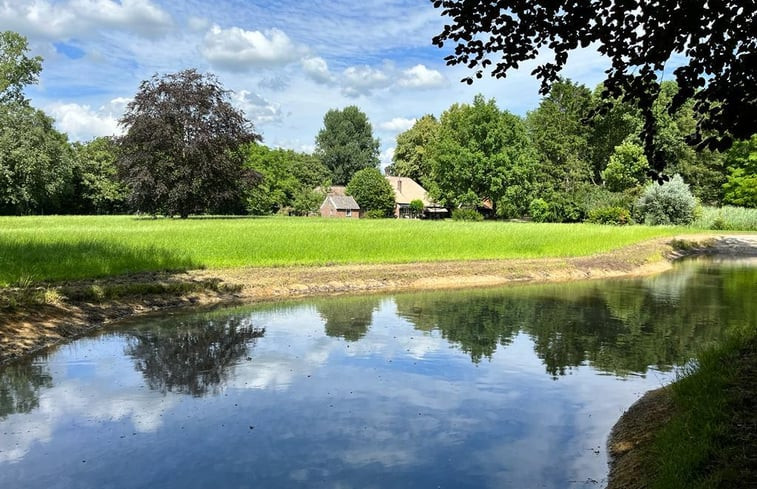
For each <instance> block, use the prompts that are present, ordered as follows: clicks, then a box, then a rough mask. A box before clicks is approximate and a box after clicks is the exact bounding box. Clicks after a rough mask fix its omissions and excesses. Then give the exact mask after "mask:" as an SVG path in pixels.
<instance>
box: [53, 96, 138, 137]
mask: <svg viewBox="0 0 757 489" xmlns="http://www.w3.org/2000/svg"><path fill="white" fill-rule="evenodd" d="M128 102H129V99H126V98H116V99H113V100H111V101H110V102H109V103H107V104H106V105H103V106H102V107H100V108H99V109H97V110H94V109H92V108H91V107H90V106H89V105H80V104H77V103H61V102H57V103H54V104H51V105H49V106H48V107H46V108H45V110H46V112H47V113H48V114H50V115H51V116H52V117H53V118H54V119H55V126H56V127H57V128H58V130H59V131H61V132H65V133H67V134H68V137H69V138H70V139H72V140H74V141H86V140H89V139H92V138H96V137H99V136H113V135H120V134H122V133H123V129H122V128H121V127H119V125H118V118H119V117H120V116H121V114H123V108H124V107H125V106H126V104H127V103H128Z"/></svg>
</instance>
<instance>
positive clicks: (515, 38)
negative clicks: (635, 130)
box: [432, 0, 757, 173]
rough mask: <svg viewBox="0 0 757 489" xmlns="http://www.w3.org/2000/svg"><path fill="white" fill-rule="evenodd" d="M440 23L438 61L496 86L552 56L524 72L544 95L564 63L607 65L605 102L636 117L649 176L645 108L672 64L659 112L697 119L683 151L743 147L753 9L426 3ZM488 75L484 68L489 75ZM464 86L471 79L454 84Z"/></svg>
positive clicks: (755, 78) (731, 1) (754, 46)
mask: <svg viewBox="0 0 757 489" xmlns="http://www.w3.org/2000/svg"><path fill="white" fill-rule="evenodd" d="M432 2H433V4H434V6H435V7H436V8H441V9H442V11H441V14H442V15H443V16H445V17H448V18H449V20H450V22H449V23H448V24H447V25H445V26H444V29H443V31H442V32H441V33H440V34H438V35H437V36H435V37H434V39H433V42H434V44H435V45H437V46H439V47H442V46H444V44H445V43H446V42H451V43H453V44H454V53H453V54H451V55H449V56H447V57H446V58H445V59H446V61H447V63H448V64H450V65H457V64H463V65H466V66H467V67H468V68H470V69H473V70H475V72H474V76H475V77H476V78H481V77H482V76H483V73H484V71H485V70H487V69H489V70H490V72H491V74H492V75H493V76H495V77H498V78H502V77H505V76H506V75H507V74H508V72H510V71H511V70H514V69H517V68H518V67H519V66H520V65H521V64H523V63H525V62H527V61H529V60H533V59H535V58H536V57H537V56H538V55H544V54H547V53H552V54H553V57H552V58H551V59H550V60H548V61H546V62H543V63H541V64H539V65H538V66H537V67H536V68H535V69H534V70H533V72H532V74H533V75H535V76H536V77H537V79H540V80H541V92H542V93H547V92H548V91H549V88H550V86H551V85H552V84H553V83H554V82H555V81H557V80H558V77H559V73H560V71H561V70H562V69H563V67H564V66H565V65H566V63H567V61H568V57H569V54H570V53H571V52H572V51H574V50H575V49H577V48H578V47H579V46H580V47H582V48H586V47H589V46H596V49H597V50H598V51H599V53H601V54H603V55H605V56H606V57H608V58H609V61H610V68H609V69H608V70H607V71H606V73H607V78H606V80H605V81H604V91H605V95H606V96H607V97H621V98H622V99H623V100H626V101H631V102H633V103H634V104H635V105H636V106H637V107H638V108H639V109H640V110H641V114H642V116H643V118H644V128H643V142H644V146H645V149H646V152H647V156H648V157H649V158H650V163H652V167H653V169H654V170H655V171H656V172H658V173H660V172H662V171H663V170H664V167H665V161H664V160H663V159H662V156H661V155H658V154H657V153H656V152H655V146H654V144H653V143H654V138H655V134H656V133H657V127H656V121H655V116H654V111H653V105H654V103H655V101H656V100H657V98H658V94H659V92H660V84H659V83H658V80H657V78H658V73H660V72H663V71H664V70H665V68H666V64H667V63H669V62H670V60H671V59H672V58H674V57H675V59H676V62H679V61H680V63H681V64H680V66H679V67H677V68H676V69H675V70H673V76H674V77H675V80H676V82H677V83H678V86H679V88H680V90H679V92H678V93H677V94H676V96H675V97H673V99H672V100H671V102H670V105H669V106H668V110H669V111H670V112H671V113H672V112H675V111H676V110H678V109H679V108H680V107H681V106H682V105H683V104H684V103H685V102H686V100H688V99H693V110H694V111H695V112H696V113H697V114H698V117H697V120H698V124H697V132H696V134H695V135H694V136H693V137H692V138H691V139H690V142H692V143H703V145H706V146H707V147H709V148H711V149H726V148H728V147H729V146H730V145H731V143H732V140H733V139H748V138H749V137H750V136H751V135H752V133H754V132H756V129H757V128H756V127H755V126H756V125H757V124H755V122H756V120H757V115H756V114H757V70H755V68H754V67H755V66H757V38H756V37H755V36H754V32H755V31H757V3H755V2H744V1H741V0H724V1H721V2H706V1H704V0H698V1H694V2H680V1H678V0H659V1H656V2H648V1H645V0H627V1H623V2H619V1H613V0H579V1H570V2H568V1H562V2H554V1H548V0H536V1H534V0H505V1H500V2H478V1H473V0H432ZM489 67H491V68H489ZM464 80H465V81H467V82H468V83H472V82H473V77H467V78H465V79H464Z"/></svg>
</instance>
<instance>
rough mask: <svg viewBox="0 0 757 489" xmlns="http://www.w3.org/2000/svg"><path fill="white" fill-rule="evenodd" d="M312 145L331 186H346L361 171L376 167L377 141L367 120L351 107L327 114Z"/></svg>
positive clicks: (356, 109) (362, 114) (355, 108)
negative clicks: (328, 175)
mask: <svg viewBox="0 0 757 489" xmlns="http://www.w3.org/2000/svg"><path fill="white" fill-rule="evenodd" d="M315 145H316V150H315V152H316V155H317V156H318V157H319V158H320V159H321V161H323V164H324V165H326V168H328V169H329V171H331V176H332V180H331V181H332V183H333V184H334V185H345V184H346V183H347V182H349V181H350V179H351V178H352V176H353V175H354V174H355V173H356V172H357V171H359V170H362V169H364V168H378V165H379V158H378V155H379V140H378V139H375V138H374V137H373V128H372V127H371V123H370V122H368V117H367V116H366V115H365V114H364V113H363V112H361V111H360V109H358V108H357V107H355V106H354V105H350V106H349V107H345V108H344V110H336V109H332V110H329V111H328V112H326V115H325V116H323V129H321V130H320V131H319V132H318V136H317V137H316V138H315Z"/></svg>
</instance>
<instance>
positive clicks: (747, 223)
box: [692, 205, 757, 231]
mask: <svg viewBox="0 0 757 489" xmlns="http://www.w3.org/2000/svg"><path fill="white" fill-rule="evenodd" d="M692 227H695V228H697V229H715V230H723V231H757V209H747V208H745V207H733V206H728V205H726V206H723V207H702V209H701V214H700V216H699V217H698V218H697V220H696V221H694V223H693V224H692Z"/></svg>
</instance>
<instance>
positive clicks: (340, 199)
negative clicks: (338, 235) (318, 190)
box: [321, 194, 360, 219]
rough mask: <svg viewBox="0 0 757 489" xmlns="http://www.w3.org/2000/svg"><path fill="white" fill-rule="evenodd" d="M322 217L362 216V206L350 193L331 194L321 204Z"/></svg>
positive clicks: (354, 217)
mask: <svg viewBox="0 0 757 489" xmlns="http://www.w3.org/2000/svg"><path fill="white" fill-rule="evenodd" d="M321 216H322V217H350V218H353V219H358V218H359V217H360V206H359V205H357V202H355V199H354V198H352V196H350V195H334V194H329V195H327V196H326V198H325V199H324V200H323V204H321Z"/></svg>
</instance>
